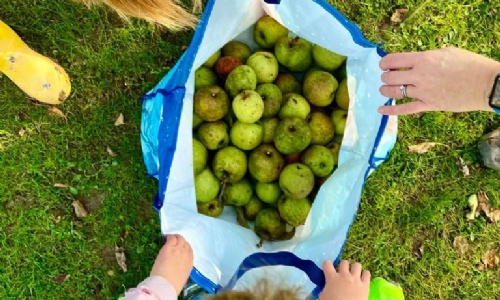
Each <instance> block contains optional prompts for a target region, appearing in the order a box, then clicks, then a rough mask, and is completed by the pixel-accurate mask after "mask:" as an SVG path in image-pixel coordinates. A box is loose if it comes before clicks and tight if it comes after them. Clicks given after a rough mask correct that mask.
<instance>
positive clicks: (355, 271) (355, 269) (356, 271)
mask: <svg viewBox="0 0 500 300" xmlns="http://www.w3.org/2000/svg"><path fill="white" fill-rule="evenodd" d="M362 270H363V267H362V266H361V264H360V263H358V262H357V263H354V264H353V265H352V266H351V274H352V275H354V276H356V277H359V276H361V271H362Z"/></svg>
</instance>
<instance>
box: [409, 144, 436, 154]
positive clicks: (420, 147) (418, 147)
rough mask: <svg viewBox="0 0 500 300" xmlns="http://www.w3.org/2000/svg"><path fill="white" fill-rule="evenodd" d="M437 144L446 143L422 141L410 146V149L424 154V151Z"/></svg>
mask: <svg viewBox="0 0 500 300" xmlns="http://www.w3.org/2000/svg"><path fill="white" fill-rule="evenodd" d="M437 145H444V144H440V143H433V142H425V143H420V144H417V145H412V146H409V147H408V150H410V152H413V153H417V154H424V153H427V152H428V151H429V150H431V149H432V148H434V147H436V146H437Z"/></svg>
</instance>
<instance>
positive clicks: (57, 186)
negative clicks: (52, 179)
mask: <svg viewBox="0 0 500 300" xmlns="http://www.w3.org/2000/svg"><path fill="white" fill-rule="evenodd" d="M54 187H56V188H69V185H67V184H65V183H54Z"/></svg>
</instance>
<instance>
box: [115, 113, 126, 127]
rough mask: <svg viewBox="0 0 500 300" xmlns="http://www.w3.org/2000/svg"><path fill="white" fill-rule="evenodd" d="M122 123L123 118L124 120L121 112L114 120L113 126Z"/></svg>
mask: <svg viewBox="0 0 500 300" xmlns="http://www.w3.org/2000/svg"><path fill="white" fill-rule="evenodd" d="M123 124H125V120H124V117H123V114H120V115H119V116H118V118H117V119H116V121H115V126H120V125H123Z"/></svg>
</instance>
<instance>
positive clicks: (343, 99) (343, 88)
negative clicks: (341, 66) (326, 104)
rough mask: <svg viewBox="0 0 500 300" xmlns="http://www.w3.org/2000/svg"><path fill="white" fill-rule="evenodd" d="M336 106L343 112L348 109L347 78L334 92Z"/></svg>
mask: <svg viewBox="0 0 500 300" xmlns="http://www.w3.org/2000/svg"><path fill="white" fill-rule="evenodd" d="M335 101H336V102H337V105H338V106H339V107H340V108H342V109H345V110H348V109H349V90H348V89H347V78H344V79H343V80H342V81H341V82H340V83H339V87H338V88H337V91H336V92H335Z"/></svg>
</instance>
